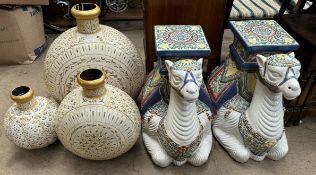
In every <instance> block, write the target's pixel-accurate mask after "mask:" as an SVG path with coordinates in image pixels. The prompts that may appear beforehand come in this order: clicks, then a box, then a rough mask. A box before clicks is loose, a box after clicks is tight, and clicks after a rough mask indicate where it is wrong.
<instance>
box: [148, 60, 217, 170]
mask: <svg viewBox="0 0 316 175" xmlns="http://www.w3.org/2000/svg"><path fill="white" fill-rule="evenodd" d="M202 62H203V59H200V60H198V61H197V60H189V59H185V60H179V61H176V62H174V63H173V62H171V61H168V60H166V61H165V63H166V68H167V70H168V74H169V80H166V79H164V78H162V77H160V76H159V69H158V68H156V69H154V71H153V72H152V73H151V74H150V75H149V78H148V79H147V82H146V85H145V87H144V89H143V94H147V95H144V97H143V99H142V101H146V102H149V103H150V104H148V103H147V104H144V103H142V112H143V113H144V115H143V117H142V128H143V131H142V136H143V141H144V144H145V146H146V148H147V151H148V152H149V154H150V155H151V158H152V160H153V162H154V163H155V164H157V165H158V166H161V167H166V166H168V165H169V164H171V163H173V164H175V165H177V166H181V165H183V164H184V163H186V162H189V163H191V164H192V165H195V166H200V165H202V164H203V163H205V162H206V161H207V160H208V156H209V153H210V151H211V147H212V131H211V115H212V113H211V111H210V108H209V107H208V106H207V104H206V103H205V99H206V100H207V99H208V100H209V97H208V95H207V92H206V89H203V87H202V88H201V85H202V84H203V77H202ZM202 86H203V85H202ZM204 88H205V85H204ZM169 92H170V93H169ZM203 92H204V93H203ZM155 93H156V95H155ZM155 96H156V97H155ZM203 101H204V102H203Z"/></svg>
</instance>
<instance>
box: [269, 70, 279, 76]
mask: <svg viewBox="0 0 316 175" xmlns="http://www.w3.org/2000/svg"><path fill="white" fill-rule="evenodd" d="M271 75H272V76H273V77H281V74H280V73H279V72H274V71H271Z"/></svg>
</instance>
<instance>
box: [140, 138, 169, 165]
mask: <svg viewBox="0 0 316 175" xmlns="http://www.w3.org/2000/svg"><path fill="white" fill-rule="evenodd" d="M143 140H144V144H145V146H146V148H147V151H148V153H149V154H150V155H151V158H152V160H153V162H154V163H155V164H156V165H158V166H161V167H166V166H168V165H169V164H170V163H171V162H172V160H173V159H172V158H171V157H170V156H169V155H168V153H167V152H166V151H165V150H164V149H163V148H162V147H161V146H160V144H159V142H158V141H157V140H156V139H154V138H152V136H149V135H148V134H147V133H144V132H143Z"/></svg>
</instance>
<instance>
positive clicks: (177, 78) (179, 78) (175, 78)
mask: <svg viewBox="0 0 316 175" xmlns="http://www.w3.org/2000/svg"><path fill="white" fill-rule="evenodd" d="M173 79H174V80H175V81H176V82H180V81H182V78H181V77H179V76H177V75H174V77H173Z"/></svg>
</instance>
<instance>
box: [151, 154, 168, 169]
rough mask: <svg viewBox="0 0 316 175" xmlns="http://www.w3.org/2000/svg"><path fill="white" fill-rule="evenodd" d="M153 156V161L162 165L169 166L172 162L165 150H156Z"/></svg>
mask: <svg viewBox="0 0 316 175" xmlns="http://www.w3.org/2000/svg"><path fill="white" fill-rule="evenodd" d="M151 158H152V160H153V162H154V163H155V164H156V165H158V166H160V167H167V166H168V165H170V163H171V162H172V159H171V158H170V157H169V156H168V155H165V153H163V152H155V153H154V154H152V156H151Z"/></svg>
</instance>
